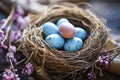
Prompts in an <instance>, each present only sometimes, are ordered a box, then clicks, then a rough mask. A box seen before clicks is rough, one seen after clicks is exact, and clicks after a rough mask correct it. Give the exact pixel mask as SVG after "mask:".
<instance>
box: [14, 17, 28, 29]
mask: <svg viewBox="0 0 120 80" xmlns="http://www.w3.org/2000/svg"><path fill="white" fill-rule="evenodd" d="M26 25H27V23H26V21H25V19H24V18H23V17H18V19H17V25H16V27H17V28H18V30H23V29H24V28H25V26H26Z"/></svg>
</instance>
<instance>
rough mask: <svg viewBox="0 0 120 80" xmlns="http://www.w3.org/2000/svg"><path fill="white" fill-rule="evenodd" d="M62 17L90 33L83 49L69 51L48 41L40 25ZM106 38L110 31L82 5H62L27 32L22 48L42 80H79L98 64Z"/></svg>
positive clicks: (49, 11) (44, 14)
mask: <svg viewBox="0 0 120 80" xmlns="http://www.w3.org/2000/svg"><path fill="white" fill-rule="evenodd" d="M60 18H67V19H68V20H69V21H70V22H71V23H72V24H73V25H74V26H80V27H82V28H83V29H85V30H86V31H87V33H88V35H87V39H86V40H85V41H84V44H83V47H82V49H80V50H78V51H76V52H66V51H63V50H57V49H54V48H52V47H50V46H49V45H48V44H47V43H46V42H45V40H44V38H45V37H44V35H43V29H42V26H41V25H43V24H44V23H45V22H48V21H50V22H53V23H56V21H57V20H58V19H60ZM107 38H108V28H107V27H106V25H105V24H104V22H103V21H102V19H101V18H100V17H98V16H97V15H96V14H94V13H93V12H92V11H91V10H89V9H87V8H86V9H83V7H81V6H80V5H79V6H77V5H75V4H71V3H62V4H59V5H54V6H52V7H50V8H49V9H48V10H46V11H45V12H43V14H41V15H40V16H38V17H37V19H36V20H34V25H30V26H28V27H27V28H26V29H25V30H24V32H23V36H22V38H21V41H20V45H19V49H20V50H22V52H23V53H24V55H25V56H26V57H27V58H28V59H29V60H30V61H31V62H32V63H33V65H34V67H35V70H36V72H37V73H38V75H39V76H40V78H41V79H42V80H73V79H74V80H77V79H80V76H81V75H82V73H83V72H84V71H85V70H87V69H88V68H90V67H91V66H92V65H94V64H95V61H96V60H97V58H98V56H99V55H100V52H101V50H102V48H103V47H104V45H105V44H106V41H107ZM71 46H72V45H71Z"/></svg>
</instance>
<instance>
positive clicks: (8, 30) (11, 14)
mask: <svg viewBox="0 0 120 80" xmlns="http://www.w3.org/2000/svg"><path fill="white" fill-rule="evenodd" d="M14 12H15V5H13V7H12V10H11V13H10V15H9V16H8V18H7V20H6V21H5V23H4V24H3V25H2V27H1V29H3V28H4V27H5V26H6V25H7V24H8V22H9V20H11V21H10V24H12V17H13V14H14ZM11 28H12V25H10V26H8V29H7V32H6V35H5V38H4V39H3V41H2V42H1V44H3V43H4V42H5V40H6V39H7V37H8V36H9V34H10V30H11Z"/></svg>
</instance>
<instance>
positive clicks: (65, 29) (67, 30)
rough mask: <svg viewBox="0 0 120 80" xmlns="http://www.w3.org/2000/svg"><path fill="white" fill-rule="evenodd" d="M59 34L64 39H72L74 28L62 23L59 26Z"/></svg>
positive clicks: (69, 24)
mask: <svg viewBox="0 0 120 80" xmlns="http://www.w3.org/2000/svg"><path fill="white" fill-rule="evenodd" d="M59 32H60V34H61V35H62V36H63V37H64V38H73V36H74V35H75V27H74V26H73V25H72V24H71V23H67V22H64V23H61V24H60V26H59Z"/></svg>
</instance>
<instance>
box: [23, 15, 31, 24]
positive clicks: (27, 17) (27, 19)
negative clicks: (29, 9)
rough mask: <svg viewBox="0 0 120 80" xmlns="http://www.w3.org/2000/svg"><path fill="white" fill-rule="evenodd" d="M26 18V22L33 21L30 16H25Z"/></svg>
mask: <svg viewBox="0 0 120 80" xmlns="http://www.w3.org/2000/svg"><path fill="white" fill-rule="evenodd" d="M24 19H25V21H26V24H29V23H30V22H31V18H30V16H26V17H24Z"/></svg>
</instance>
